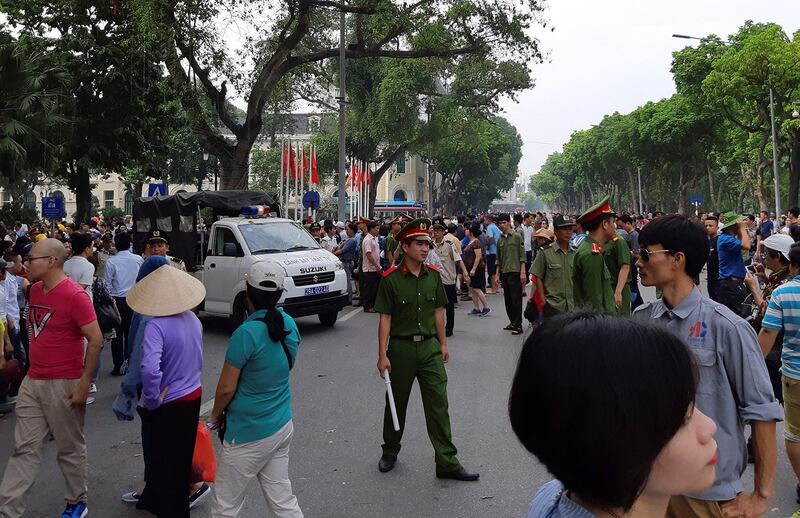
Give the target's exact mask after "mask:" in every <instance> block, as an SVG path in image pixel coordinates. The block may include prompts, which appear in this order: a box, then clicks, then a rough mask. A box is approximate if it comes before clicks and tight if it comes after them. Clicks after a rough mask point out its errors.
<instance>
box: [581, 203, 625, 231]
mask: <svg viewBox="0 0 800 518" xmlns="http://www.w3.org/2000/svg"><path fill="white" fill-rule="evenodd" d="M609 200H610V198H609V197H608V196H606V197H605V198H603V199H602V200H600V201H599V202H598V203H597V204H596V205H593V206H591V207H589V209H588V210H586V212H584V213H583V214H581V215H580V216H579V217H578V223H580V224H581V225H585V224H586V223H589V222H590V221H593V220H595V219H597V218H599V217H601V216H605V215H608V214H612V215H614V216H616V215H617V213H616V212H614V211H613V210H611V206H610V205H609Z"/></svg>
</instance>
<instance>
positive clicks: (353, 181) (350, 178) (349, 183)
mask: <svg viewBox="0 0 800 518" xmlns="http://www.w3.org/2000/svg"><path fill="white" fill-rule="evenodd" d="M355 185H356V163H355V162H353V165H352V167H351V169H350V176H348V177H347V186H348V187H354V186H355Z"/></svg>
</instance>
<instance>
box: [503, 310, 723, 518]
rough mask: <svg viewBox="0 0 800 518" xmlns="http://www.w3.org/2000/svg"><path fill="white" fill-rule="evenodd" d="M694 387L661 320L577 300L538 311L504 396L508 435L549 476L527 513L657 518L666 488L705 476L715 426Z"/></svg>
mask: <svg viewBox="0 0 800 518" xmlns="http://www.w3.org/2000/svg"><path fill="white" fill-rule="evenodd" d="M696 388H697V368H696V366H695V364H694V359H693V357H692V354H691V353H690V352H689V350H688V349H687V347H686V346H685V345H684V344H683V343H682V342H681V341H680V339H678V338H677V337H675V336H673V335H672V334H670V333H669V332H667V331H664V330H662V329H658V328H655V327H649V326H645V325H642V324H639V323H636V322H633V321H631V320H624V319H620V318H617V317H614V316H611V315H608V314H603V313H594V312H587V311H584V312H576V313H567V314H563V315H558V316H556V317H554V318H552V319H550V320H548V321H546V322H545V323H544V325H542V326H541V327H539V328H538V329H536V330H535V331H534V332H533V334H532V335H531V336H530V337H529V338H528V339H527V340H526V342H525V345H524V347H523V349H522V353H521V355H520V360H519V365H518V366H517V372H516V374H515V376H514V383H513V385H512V387H511V396H510V400H509V415H510V418H511V425H512V427H513V429H514V432H515V433H516V434H517V437H518V438H519V440H520V441H521V442H522V444H523V445H524V446H525V448H527V449H528V451H530V452H531V453H533V454H534V455H536V457H538V458H539V460H540V461H541V462H542V463H543V464H544V465H545V466H546V467H547V469H548V470H549V471H550V473H552V474H553V476H554V477H555V478H556V479H557V480H553V481H551V482H549V483H547V484H545V485H544V486H542V488H541V489H539V491H538V492H537V494H536V496H535V497H534V499H533V503H532V504H531V508H530V511H529V513H528V517H529V518H593V517H598V518H621V517H630V518H641V517H647V518H653V517H663V516H665V514H666V512H667V505H668V503H669V499H670V496H672V495H677V494H687V493H693V492H697V491H700V490H702V489H705V488H707V487H709V486H711V485H712V484H713V482H714V475H715V467H714V466H715V464H716V460H717V457H716V454H717V444H716V442H715V441H714V437H713V436H714V433H715V432H716V428H717V427H716V425H715V424H714V422H713V421H712V420H711V419H709V418H708V417H707V416H706V415H705V414H703V413H702V412H700V411H699V410H697V409H696V408H695V407H694V399H695V390H696Z"/></svg>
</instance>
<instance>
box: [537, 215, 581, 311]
mask: <svg viewBox="0 0 800 518" xmlns="http://www.w3.org/2000/svg"><path fill="white" fill-rule="evenodd" d="M553 228H554V229H555V236H556V241H555V243H552V244H550V245H546V246H545V247H543V248H541V249H539V251H538V252H537V253H536V259H535V260H534V261H533V265H532V266H531V275H534V276H535V277H536V289H537V290H539V292H540V293H541V294H542V297H543V298H544V301H545V304H544V307H543V308H542V314H543V315H544V318H550V317H552V316H555V315H557V314H559V313H563V312H566V311H572V310H573V309H575V298H574V290H573V288H572V269H573V265H574V262H575V250H573V249H572V248H571V247H570V246H569V238H570V237H571V236H572V231H573V229H574V228H575V222H574V221H572V219H570V218H565V217H564V216H562V215H561V214H556V215H555V216H553Z"/></svg>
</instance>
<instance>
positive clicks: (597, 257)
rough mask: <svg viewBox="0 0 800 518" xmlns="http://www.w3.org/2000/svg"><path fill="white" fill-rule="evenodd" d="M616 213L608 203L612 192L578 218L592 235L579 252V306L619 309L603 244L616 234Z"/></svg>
mask: <svg viewBox="0 0 800 518" xmlns="http://www.w3.org/2000/svg"><path fill="white" fill-rule="evenodd" d="M616 216H617V215H616V213H615V212H614V211H613V210H611V207H610V206H609V205H608V196H606V197H605V198H604V199H603V200H602V201H601V202H600V203H598V204H597V205H595V206H593V207H591V208H590V209H589V210H587V211H586V212H584V213H583V214H581V215H580V217H579V218H578V223H579V224H580V225H581V226H582V227H583V229H584V230H586V231H587V232H588V233H589V235H588V236H587V237H586V239H584V240H583V242H581V244H580V246H579V247H578V250H576V252H575V259H574V265H573V269H572V285H573V291H574V298H575V306H576V307H577V308H585V309H597V310H605V311H610V312H612V313H616V312H617V305H616V303H615V302H614V288H613V286H614V285H613V282H615V281H614V280H612V276H611V272H609V271H608V266H607V265H606V261H605V249H604V248H603V246H604V245H605V244H606V243H608V242H609V241H611V239H613V238H614V236H615V235H616V229H615V228H614V220H615V219H616Z"/></svg>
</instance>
